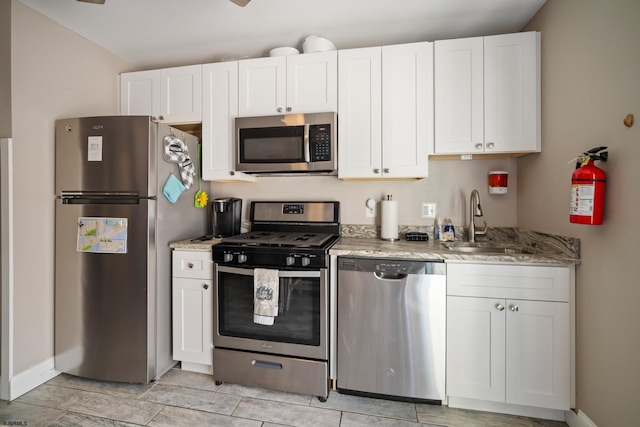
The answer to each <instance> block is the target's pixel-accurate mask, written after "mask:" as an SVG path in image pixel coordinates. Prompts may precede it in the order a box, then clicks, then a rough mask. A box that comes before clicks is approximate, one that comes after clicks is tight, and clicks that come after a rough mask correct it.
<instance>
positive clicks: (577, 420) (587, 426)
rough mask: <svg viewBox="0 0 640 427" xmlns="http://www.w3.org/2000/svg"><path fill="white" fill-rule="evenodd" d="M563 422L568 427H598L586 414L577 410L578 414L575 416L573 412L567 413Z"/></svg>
mask: <svg viewBox="0 0 640 427" xmlns="http://www.w3.org/2000/svg"><path fill="white" fill-rule="evenodd" d="M565 422H566V423H567V424H568V425H569V427H598V426H596V423H594V422H593V421H591V419H590V418H589V417H587V414H585V413H584V412H582V411H581V410H580V409H578V413H577V414H576V413H575V412H573V411H567V416H566V418H565Z"/></svg>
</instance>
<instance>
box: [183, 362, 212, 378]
mask: <svg viewBox="0 0 640 427" xmlns="http://www.w3.org/2000/svg"><path fill="white" fill-rule="evenodd" d="M180 369H182V370H183V371H191V372H199V373H201V374H209V375H213V365H203V364H201V363H190V362H180Z"/></svg>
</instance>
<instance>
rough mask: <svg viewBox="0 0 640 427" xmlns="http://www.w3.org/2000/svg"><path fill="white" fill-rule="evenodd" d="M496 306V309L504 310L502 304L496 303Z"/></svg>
mask: <svg viewBox="0 0 640 427" xmlns="http://www.w3.org/2000/svg"><path fill="white" fill-rule="evenodd" d="M496 308H497V309H498V311H503V310H504V305H502V304H500V303H498V304H496Z"/></svg>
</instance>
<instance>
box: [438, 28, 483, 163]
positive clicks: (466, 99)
mask: <svg viewBox="0 0 640 427" xmlns="http://www.w3.org/2000/svg"><path fill="white" fill-rule="evenodd" d="M434 44H435V46H434V80H435V88H434V91H435V153H437V154H452V153H482V152H483V151H484V117H483V114H484V113H483V110H484V101H483V99H484V97H483V91H484V77H483V63H484V60H483V50H484V48H483V38H482V37H473V38H465V39H455V40H443V41H436V42H435V43H434Z"/></svg>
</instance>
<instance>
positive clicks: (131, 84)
mask: <svg viewBox="0 0 640 427" xmlns="http://www.w3.org/2000/svg"><path fill="white" fill-rule="evenodd" d="M120 114H121V115H124V116H154V117H157V116H159V115H160V70H150V71H138V72H134V73H123V74H121V75H120Z"/></svg>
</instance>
